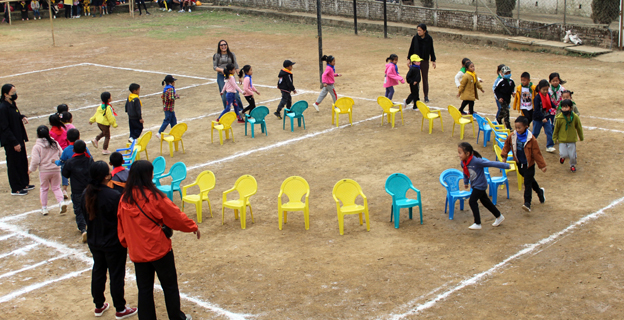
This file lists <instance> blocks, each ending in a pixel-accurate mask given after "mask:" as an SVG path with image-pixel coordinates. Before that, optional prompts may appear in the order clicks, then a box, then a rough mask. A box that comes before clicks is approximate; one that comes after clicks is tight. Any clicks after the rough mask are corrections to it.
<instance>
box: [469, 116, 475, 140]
mask: <svg viewBox="0 0 624 320" xmlns="http://www.w3.org/2000/svg"><path fill="white" fill-rule="evenodd" d="M470 124H471V125H472V136H473V137H474V136H475V128H474V120H472V122H471V123H470Z"/></svg>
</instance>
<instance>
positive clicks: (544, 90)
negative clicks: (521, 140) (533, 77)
mask: <svg viewBox="0 0 624 320" xmlns="http://www.w3.org/2000/svg"><path fill="white" fill-rule="evenodd" d="M549 86H550V85H549V84H548V81H546V80H545V79H544V80H540V82H539V83H538V84H537V91H538V94H537V95H536V96H535V98H534V99H533V108H534V109H533V121H534V122H533V136H535V138H536V139H537V137H539V134H540V131H541V130H542V127H543V128H544V132H545V133H546V151H547V152H555V143H554V142H553V139H552V133H553V125H552V123H550V121H548V117H550V115H551V110H554V109H553V108H552V105H551V102H550V97H549V96H548V87H549ZM552 113H554V112H552Z"/></svg>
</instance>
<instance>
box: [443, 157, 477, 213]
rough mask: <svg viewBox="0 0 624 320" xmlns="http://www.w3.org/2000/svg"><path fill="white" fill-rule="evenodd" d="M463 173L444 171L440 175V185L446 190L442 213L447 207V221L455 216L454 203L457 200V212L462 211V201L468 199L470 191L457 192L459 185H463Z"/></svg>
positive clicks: (455, 170)
mask: <svg viewBox="0 0 624 320" xmlns="http://www.w3.org/2000/svg"><path fill="white" fill-rule="evenodd" d="M463 179H464V173H463V172H461V171H459V170H457V169H446V170H444V172H442V174H440V184H442V186H443V187H444V188H446V202H445V203H444V213H446V209H447V207H448V210H449V219H450V220H453V216H454V214H455V202H456V201H457V200H459V201H460V202H459V210H464V200H467V199H468V198H470V195H471V194H472V189H470V191H463V190H459V183H460V182H462V184H463Z"/></svg>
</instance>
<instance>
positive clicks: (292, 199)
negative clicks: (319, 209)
mask: <svg viewBox="0 0 624 320" xmlns="http://www.w3.org/2000/svg"><path fill="white" fill-rule="evenodd" d="M284 194H285V195H286V196H287V197H288V202H286V203H285V204H282V195H284ZM303 196H305V199H304V200H303V202H301V198H302V197H303ZM309 196H310V185H309V184H308V182H307V181H306V180H305V179H304V178H302V177H296V176H293V177H288V178H287V179H286V180H284V182H282V187H281V188H280V193H279V195H278V196H277V216H278V221H279V229H280V230H282V218H283V220H284V223H286V222H288V212H289V211H290V212H293V211H303V219H304V221H305V229H306V230H309V229H310V206H309V203H308V197H309Z"/></svg>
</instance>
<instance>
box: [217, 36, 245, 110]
mask: <svg viewBox="0 0 624 320" xmlns="http://www.w3.org/2000/svg"><path fill="white" fill-rule="evenodd" d="M230 63H231V64H233V65H234V73H233V74H238V62H237V61H236V55H235V54H234V52H232V51H230V46H229V45H228V43H227V41H225V40H221V41H219V45H218V46H217V53H215V54H214V55H213V56H212V69H214V71H216V72H217V84H218V85H219V92H221V91H222V90H223V86H225V74H224V71H225V67H226V66H227V65H228V64H230ZM241 78H242V77H239V82H241ZM235 97H236V104H235V108H237V112H236V113H239V112H240V110H242V109H243V103H242V102H241V98H240V95H239V94H238V92H237V93H236V95H235ZM221 100H222V101H223V108H224V109H225V107H226V106H227V102H226V100H225V95H222V96H221Z"/></svg>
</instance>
